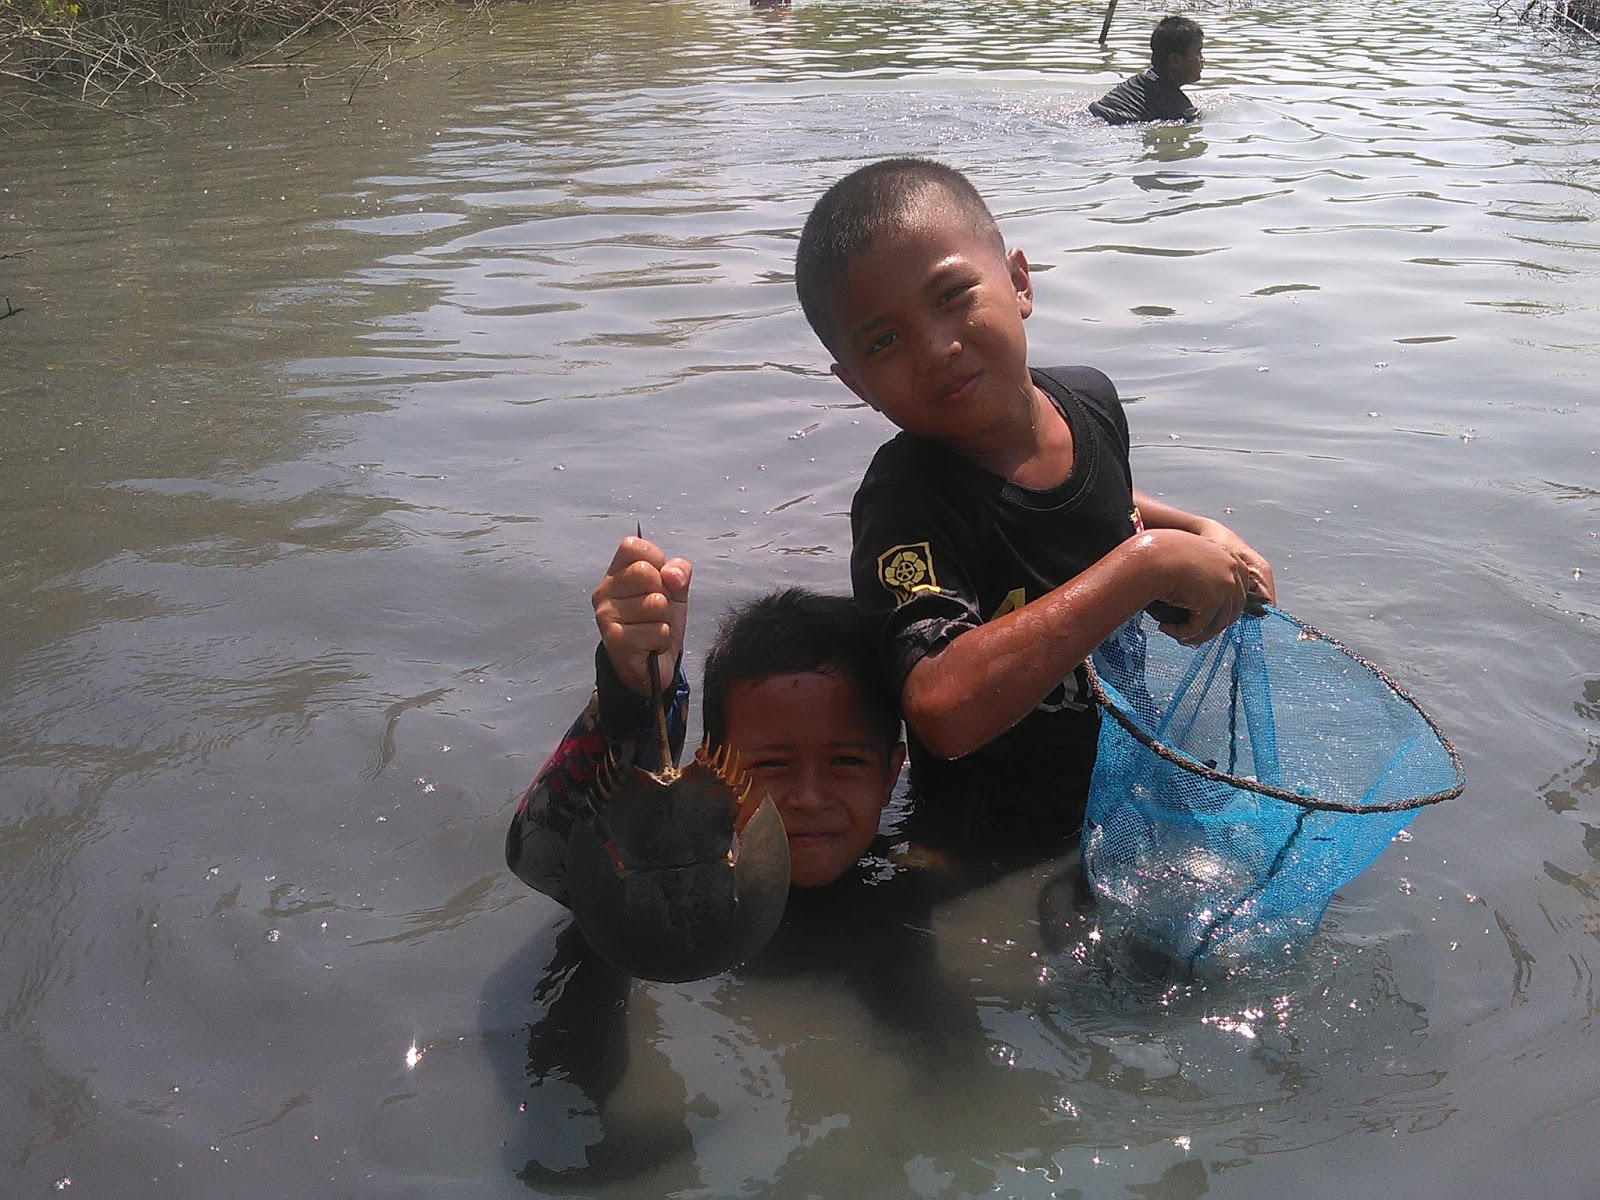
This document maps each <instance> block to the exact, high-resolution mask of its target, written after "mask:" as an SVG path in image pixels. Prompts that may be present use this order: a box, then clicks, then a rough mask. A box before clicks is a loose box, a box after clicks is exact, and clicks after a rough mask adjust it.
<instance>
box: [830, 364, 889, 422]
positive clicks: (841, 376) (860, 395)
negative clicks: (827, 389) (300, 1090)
mask: <svg viewBox="0 0 1600 1200" xmlns="http://www.w3.org/2000/svg"><path fill="white" fill-rule="evenodd" d="M828 370H830V371H832V372H833V377H834V378H835V379H837V380H838V381H839V382H840V383H842V384H844V385H845V387H847V388H849V389H850V390H851V391H852V392H854V393H855V396H856V399H857V400H860V401H861V402H862V403H863V404H865V405H866V406H867V407H868V408H870V409H871V410H872V411H873V412H878V411H879V409H878V406H877V405H876V404H874V403H873V402H872V397H871V396H869V395H867V393H866V392H864V391H862V390H861V385H860V384H859V383H857V382H856V380H855V376H853V375H851V374H850V372H849V370H848V369H847V368H845V367H841V366H840V365H839V364H838V363H829V364H828Z"/></svg>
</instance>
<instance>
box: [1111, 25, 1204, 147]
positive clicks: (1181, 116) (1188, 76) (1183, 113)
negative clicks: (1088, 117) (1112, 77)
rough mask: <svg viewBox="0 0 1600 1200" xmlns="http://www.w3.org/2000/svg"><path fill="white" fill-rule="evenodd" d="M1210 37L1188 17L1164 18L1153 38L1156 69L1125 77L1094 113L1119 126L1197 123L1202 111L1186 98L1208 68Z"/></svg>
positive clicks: (1152, 52)
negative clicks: (1188, 88) (1189, 86)
mask: <svg viewBox="0 0 1600 1200" xmlns="http://www.w3.org/2000/svg"><path fill="white" fill-rule="evenodd" d="M1204 42H1205V34H1204V33H1203V32H1202V31H1201V29H1200V26H1199V25H1197V24H1196V23H1195V22H1193V21H1191V20H1190V19H1189V18H1188V17H1163V18H1162V19H1161V21H1160V22H1159V23H1158V24H1157V25H1156V27H1155V30H1154V32H1152V33H1151V35H1150V68H1149V70H1146V71H1142V72H1140V73H1139V74H1138V75H1135V76H1133V77H1132V78H1131V79H1125V80H1123V81H1122V82H1121V83H1119V84H1117V86H1116V87H1114V88H1112V89H1111V90H1110V91H1109V92H1107V93H1106V94H1105V95H1104V96H1102V97H1100V99H1098V100H1096V101H1095V102H1094V103H1093V104H1091V105H1089V111H1090V112H1091V113H1093V114H1094V115H1095V116H1097V117H1099V118H1100V119H1101V120H1103V121H1109V122H1110V123H1111V124H1113V125H1130V124H1133V123H1134V122H1137V121H1193V120H1194V119H1195V118H1196V117H1198V116H1199V115H1200V110H1199V109H1197V108H1195V106H1194V105H1193V104H1192V103H1191V102H1190V100H1189V97H1188V96H1186V95H1184V94H1183V87H1184V85H1185V84H1189V83H1194V82H1195V81H1196V80H1197V79H1199V78H1200V72H1201V71H1202V70H1204V69H1205V65H1206V59H1205V55H1204V54H1203V53H1202V52H1201V48H1202V46H1203V44H1204Z"/></svg>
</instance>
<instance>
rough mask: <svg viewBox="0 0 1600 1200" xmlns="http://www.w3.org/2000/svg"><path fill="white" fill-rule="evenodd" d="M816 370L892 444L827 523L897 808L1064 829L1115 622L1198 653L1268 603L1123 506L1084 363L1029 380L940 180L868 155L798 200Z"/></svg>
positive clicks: (1247, 558) (1125, 483) (1015, 263)
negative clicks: (887, 725) (883, 697)
mask: <svg viewBox="0 0 1600 1200" xmlns="http://www.w3.org/2000/svg"><path fill="white" fill-rule="evenodd" d="M795 286H796V289H797V291H798V292H799V296H800V304H801V307H802V309H803V310H804V312H805V315H806V319H807V320H808V321H809V322H810V323H811V327H812V329H813V330H815V331H816V334H817V336H818V337H819V338H820V339H821V340H822V343H823V345H824V346H825V347H826V348H827V350H828V351H829V352H830V353H831V354H832V355H833V358H834V363H833V368H832V370H833V373H834V375H835V376H836V377H837V378H838V379H839V380H840V381H841V382H842V383H844V385H845V386H846V387H848V388H849V389H850V390H851V391H852V392H854V393H855V394H856V395H857V396H858V397H860V398H861V399H862V400H863V401H865V402H866V403H867V405H868V406H870V407H871V408H873V409H875V410H877V411H878V412H880V413H882V414H883V415H884V416H886V417H888V418H889V420H890V421H892V422H893V423H894V424H895V425H898V426H899V427H900V429H901V430H902V431H903V432H902V433H900V435H899V436H898V437H895V438H893V439H892V440H891V441H889V442H887V443H886V444H884V445H883V446H882V447H880V448H879V450H878V452H877V454H876V455H875V456H874V458H873V460H872V464H871V465H870V466H869V467H868V468H867V472H866V476H865V478H864V479H863V480H862V482H861V486H860V488H859V489H858V490H857V491H856V495H855V501H854V503H853V504H852V506H851V510H850V524H851V532H852V535H853V543H854V544H853V547H852V550H851V559H850V567H851V577H852V581H853V583H854V587H855V595H856V602H857V603H858V604H859V605H860V606H861V609H862V611H863V613H864V614H865V615H866V617H867V618H868V620H869V621H870V622H871V623H872V624H873V626H874V628H875V630H876V632H877V635H878V639H879V643H878V644H879V652H880V655H881V657H882V661H883V664H884V670H885V671H886V673H888V674H889V676H890V679H891V681H892V682H893V684H894V686H895V688H896V689H897V690H898V693H899V696H900V701H901V708H902V711H903V712H904V715H905V721H906V727H907V732H908V735H909V736H908V739H907V740H908V742H909V744H910V750H911V785H912V790H913V794H914V795H915V798H916V812H917V814H918V817H919V818H920V817H923V816H926V815H933V814H940V815H941V816H942V817H945V818H948V819H950V820H953V821H954V822H955V823H956V826H957V828H964V829H965V830H966V831H967V832H968V833H969V834H978V833H981V832H984V831H986V830H995V831H997V832H1005V831H1009V832H1011V833H1020V834H1022V835H1024V836H1025V837H1032V838H1034V839H1035V840H1037V841H1041V842H1042V841H1046V840H1050V841H1059V840H1060V839H1063V838H1067V837H1070V836H1072V835H1073V834H1075V833H1076V832H1077V830H1078V828H1079V827H1080V825H1081V823H1082V819H1083V812H1084V804H1085V801H1086V798H1087V795H1088V784H1089V776H1090V773H1091V771H1092V769H1093V766H1094V759H1095V746H1096V739H1097V736H1098V731H1099V714H1098V711H1097V710H1096V709H1095V707H1094V705H1093V704H1092V702H1091V701H1090V698H1089V694H1088V687H1087V678H1086V676H1085V674H1084V668H1083V662H1084V659H1085V658H1086V657H1087V656H1088V655H1089V653H1090V652H1091V651H1092V650H1094V648H1095V647H1096V646H1097V645H1099V644H1100V642H1102V641H1103V640H1105V639H1106V638H1107V637H1109V636H1110V635H1111V634H1112V633H1113V632H1115V631H1116V630H1117V629H1118V627H1120V626H1121V625H1122V624H1123V623H1124V622H1126V621H1127V620H1128V619H1129V618H1130V617H1132V616H1133V615H1134V614H1135V613H1137V612H1139V611H1140V610H1141V609H1144V608H1146V607H1147V606H1150V605H1152V604H1153V603H1156V602H1160V603H1162V604H1166V605H1168V606H1170V607H1169V608H1168V609H1167V610H1165V612H1164V615H1163V616H1162V624H1161V629H1162V630H1163V631H1164V632H1165V633H1167V634H1169V635H1170V636H1172V637H1175V638H1177V639H1178V640H1179V641H1181V642H1184V643H1185V644H1189V645H1193V644H1197V643H1200V642H1203V641H1206V640H1208V639H1209V638H1212V637H1214V636H1216V635H1217V634H1218V633H1220V632H1221V631H1222V630H1223V629H1224V628H1226V627H1227V626H1228V625H1229V624H1230V623H1231V622H1232V621H1233V619H1234V618H1235V617H1237V616H1238V615H1239V613H1240V611H1241V609H1242V608H1243V607H1244V603H1245V597H1246V594H1247V592H1252V591H1253V592H1255V593H1256V594H1257V595H1259V596H1260V597H1261V598H1263V599H1265V600H1269V601H1270V600H1271V599H1272V598H1273V585H1272V569H1271V567H1270V566H1268V564H1267V562H1266V560H1265V559H1263V558H1262V557H1261V556H1260V555H1259V554H1257V553H1256V552H1255V551H1254V550H1252V549H1251V548H1250V547H1249V546H1248V545H1246V544H1245V542H1244V541H1243V540H1242V539H1241V538H1240V537H1239V536H1238V535H1237V534H1236V533H1234V532H1233V531H1232V530H1230V529H1229V528H1227V526H1225V525H1222V524H1220V523H1218V522H1216V521H1212V520H1209V519H1207V518H1205V517H1199V516H1195V515H1194V514H1192V513H1188V512H1184V511H1183V510H1182V509H1179V508H1174V507H1173V506H1171V505H1169V504H1166V503H1163V502H1162V501H1160V500H1156V499H1154V498H1152V497H1151V496H1149V495H1148V494H1144V493H1140V492H1138V491H1136V490H1135V489H1134V487H1133V478H1132V471H1131V469H1130V467H1129V461H1128V458H1129V437H1128V424H1127V418H1126V417H1125V416H1124V415H1123V411H1122V406H1121V404H1120V403H1119V402H1118V400H1117V391H1116V388H1115V387H1114V386H1112V383H1111V381H1110V380H1109V379H1107V378H1106V377H1105V376H1104V375H1103V374H1101V373H1100V372H1099V371H1096V370H1094V369H1093V368H1091V367H1048V368H1033V369H1030V367H1029V365H1028V343H1027V338H1026V335H1025V334H1024V332H1023V326H1022V323H1023V321H1024V320H1025V319H1026V318H1027V317H1028V316H1029V315H1030V314H1031V313H1032V312H1033V283H1032V280H1031V278H1030V276H1029V273H1028V260H1027V259H1026V258H1025V257H1024V256H1023V254H1022V251H1021V250H1016V249H1013V250H1011V251H1009V252H1007V250H1006V247H1005V242H1004V241H1003V240H1002V238H1001V236H1000V230H999V229H998V227H997V226H996V225H995V221H994V217H993V216H992V215H991V214H990V212H989V209H988V207H987V206H986V205H985V204H984V202H983V198H982V197H981V196H980V195H979V194H978V192H977V190H976V189H975V188H974V187H973V186H972V184H971V183H970V182H969V181H968V180H967V178H966V177H965V176H964V175H962V174H961V173H960V172H959V171H956V170H954V169H952V168H950V167H947V166H944V165H943V164H941V163H936V162H929V161H927V160H925V159H905V158H901V159H888V160H885V161H882V162H877V163H873V164H871V165H869V166H866V167H862V168H861V169H859V170H857V171H855V172H854V173H852V174H851V175H848V176H846V177H845V178H844V179H842V180H840V181H839V182H838V183H836V184H834V185H833V187H831V188H829V189H828V191H827V192H826V193H825V194H824V195H823V197H822V198H821V199H820V200H818V201H817V204H816V206H815V207H814V208H813V209H812V210H811V215H810V216H809V217H808V218H807V220H806V224H805V228H804V230H803V231H802V233H801V235H800V243H799V247H798V249H797V250H796V254H795Z"/></svg>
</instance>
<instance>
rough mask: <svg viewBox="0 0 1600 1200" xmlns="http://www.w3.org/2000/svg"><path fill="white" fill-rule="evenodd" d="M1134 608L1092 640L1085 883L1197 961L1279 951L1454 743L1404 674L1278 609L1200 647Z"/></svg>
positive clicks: (1448, 778)
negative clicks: (1402, 681)
mask: <svg viewBox="0 0 1600 1200" xmlns="http://www.w3.org/2000/svg"><path fill="white" fill-rule="evenodd" d="M1155 627H1156V621H1155V619H1154V618H1153V617H1150V616H1149V615H1147V614H1143V613H1141V614H1140V615H1139V616H1137V617H1135V618H1134V619H1133V620H1132V621H1130V622H1128V624H1127V625H1125V626H1123V627H1122V629H1121V630H1119V631H1118V632H1117V633H1116V634H1114V635H1113V636H1112V637H1111V638H1109V639H1108V640H1107V641H1106V642H1105V643H1104V644H1103V645H1102V646H1101V647H1100V648H1099V649H1098V650H1096V651H1095V653H1094V657H1093V659H1092V662H1091V665H1092V667H1093V670H1092V672H1091V677H1092V680H1093V683H1094V685H1095V688H1096V692H1097V697H1096V698H1097V699H1098V700H1099V701H1100V702H1101V704H1102V705H1103V706H1104V707H1105V709H1106V714H1107V715H1106V719H1105V720H1104V721H1103V722H1102V724H1101V731H1100V748H1099V756H1098V758H1097V759H1096V761H1095V769H1094V778H1093V781H1092V783H1091V785H1090V792H1089V806H1088V813H1087V817H1086V819H1085V821H1084V833H1083V862H1084V867H1085V869H1086V871H1087V873H1088V876H1089V882H1090V885H1091V886H1092V887H1093V888H1094V890H1095V893H1096V894H1097V895H1098V896H1100V897H1101V898H1102V899H1104V900H1109V901H1113V902H1115V903H1117V904H1120V905H1122V906H1123V907H1124V908H1125V909H1126V910H1127V914H1128V916H1129V918H1130V921H1131V923H1132V924H1133V925H1134V927H1136V928H1137V930H1138V932H1139V934H1140V936H1142V937H1145V938H1149V939H1150V940H1152V941H1153V942H1154V943H1155V944H1156V945H1158V946H1160V947H1161V948H1162V949H1163V950H1164V951H1165V952H1167V953H1170V954H1172V955H1174V956H1175V957H1177V958H1178V959H1180V960H1181V961H1184V962H1186V963H1188V964H1189V965H1190V966H1191V967H1194V966H1197V965H1199V964H1200V963H1202V962H1203V961H1204V960H1206V959H1208V958H1211V957H1213V956H1226V957H1228V958H1235V957H1243V956H1245V955H1250V954H1254V953H1257V952H1259V951H1261V950H1264V949H1268V948H1277V947H1285V948H1287V947H1290V946H1293V945H1295V944H1296V943H1298V942H1299V941H1300V940H1302V939H1303V938H1304V937H1306V936H1308V935H1309V934H1310V933H1311V932H1312V931H1314V930H1315V929H1316V926H1317V922H1318V921H1319V920H1320V919H1321V917H1322V912H1323V909H1325V908H1326V907H1327V904H1328V900H1329V898H1330V897H1331V896H1332V895H1333V893H1334V891H1335V890H1336V889H1337V888H1339V887H1340V886H1342V885H1343V884H1345V883H1348V882H1349V881H1350V880H1352V879H1354V878H1355V877H1356V876H1357V875H1358V874H1360V873H1361V872H1362V871H1363V870H1365V869H1366V868H1367V867H1368V866H1369V865H1370V864H1371V863H1372V861H1373V860H1374V859H1375V858H1377V857H1378V855H1379V854H1380V853H1381V852H1382V850H1383V848H1384V847H1385V846H1386V845H1388V844H1389V841H1390V840H1391V839H1392V838H1393V837H1394V835H1395V834H1396V833H1398V832H1399V831H1400V830H1401V829H1402V828H1403V827H1404V826H1405V825H1406V824H1407V822H1409V821H1410V820H1411V819H1412V818H1413V817H1414V816H1416V814H1417V811H1418V810H1419V809H1420V808H1421V807H1422V806H1424V805H1427V804H1431V803H1434V802H1436V801H1439V800H1444V799H1448V798H1449V797H1451V796H1455V795H1457V794H1459V793H1460V791H1461V789H1462V787H1463V785H1464V778H1463V775H1462V769H1461V761H1460V758H1459V757H1458V756H1457V754H1456V751H1455V748H1454V747H1453V746H1451V745H1450V743H1449V741H1448V739H1446V738H1445V736H1444V735H1443V734H1442V733H1441V732H1440V731H1439V729H1438V727H1437V726H1436V725H1434V723H1433V722H1432V720H1431V719H1430V718H1429V717H1428V716H1427V715H1426V714H1425V713H1424V712H1423V711H1422V710H1421V708H1419V707H1418V706H1417V704H1416V702H1415V701H1414V700H1412V699H1411V698H1410V697H1409V696H1408V695H1406V693H1405V692H1404V691H1402V690H1401V688H1400V686H1399V685H1398V684H1396V683H1395V682H1394V681H1393V680H1392V679H1390V678H1389V677H1388V676H1387V675H1385V674H1384V673H1383V672H1382V671H1380V670H1379V669H1378V668H1377V667H1375V666H1373V665H1372V664H1371V663H1368V662H1366V661H1364V660H1363V659H1360V658H1358V657H1357V656H1356V655H1355V654H1353V653H1351V652H1350V651H1349V650H1348V649H1346V648H1345V647H1344V646H1342V645H1340V644H1339V643H1338V642H1336V641H1334V640H1333V639H1332V638H1329V637H1328V636H1327V635H1325V634H1323V633H1321V632H1319V631H1318V630H1315V629H1313V628H1311V627H1310V626H1309V625H1306V624H1304V623H1303V622H1301V621H1298V620H1296V619H1295V618H1294V617H1291V616H1289V615H1288V614H1287V613H1284V612H1281V611H1279V610H1278V609H1276V608H1271V607H1266V608H1264V609H1262V610H1260V611H1257V612H1247V613H1246V614H1245V615H1243V616H1241V617H1240V618H1239V619H1238V620H1237V621H1235V622H1234V623H1233V624H1232V625H1231V626H1229V627H1228V629H1227V630H1226V631H1224V632H1223V633H1222V634H1221V635H1220V636H1218V637H1216V638H1214V639H1212V640H1211V641H1210V642H1207V643H1206V644H1205V645H1203V646H1199V647H1187V646H1182V645H1180V644H1179V643H1177V642H1175V641H1173V640H1172V639H1171V638H1169V637H1166V636H1165V635H1163V634H1160V633H1157V632H1156V628H1155Z"/></svg>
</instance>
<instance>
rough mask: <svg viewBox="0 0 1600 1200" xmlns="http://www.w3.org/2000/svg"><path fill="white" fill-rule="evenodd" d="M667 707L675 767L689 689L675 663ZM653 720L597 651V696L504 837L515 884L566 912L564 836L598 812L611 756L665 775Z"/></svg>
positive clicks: (532, 786) (547, 762)
mask: <svg viewBox="0 0 1600 1200" xmlns="http://www.w3.org/2000/svg"><path fill="white" fill-rule="evenodd" d="M665 700H666V703H667V741H668V744H669V747H670V749H671V751H672V761H673V763H674V764H675V763H677V761H678V757H679V756H680V755H681V754H682V753H683V738H684V728H685V726H686V724H687V717H688V711H689V682H688V680H687V679H685V678H684V674H683V662H682V659H680V660H679V662H678V668H677V672H676V674H675V676H674V678H673V685H672V690H671V692H669V693H668V694H667V695H666V697H665ZM656 741H657V739H656V729H655V713H654V710H653V708H652V706H651V704H650V702H649V701H648V700H646V699H644V698H643V697H641V696H636V695H634V694H633V693H632V692H630V691H628V689H627V688H626V687H624V686H623V685H622V682H621V680H619V679H618V678H617V674H616V671H615V670H614V669H613V668H612V666H611V658H610V656H609V655H607V654H606V652H605V648H604V647H603V646H602V647H600V648H599V649H598V650H596V651H595V688H594V692H593V693H592V694H591V695H590V697H589V703H588V704H586V705H585V706H584V709H583V711H582V712H581V713H579V714H578V719H577V720H576V721H574V722H573V723H572V727H571V728H570V729H568V730H567V732H566V735H565V736H564V737H563V738H562V739H561V741H560V742H559V743H558V744H557V745H556V748H555V750H554V751H553V752H552V753H551V755H550V757H549V758H547V759H546V760H545V763H544V766H542V767H540V768H539V773H538V774H537V775H535V776H534V777H533V782H532V783H530V784H529V785H528V790H527V791H525V792H523V793H522V799H521V801H520V802H519V803H518V804H517V811H516V813H515V814H514V815H513V816H512V818H511V827H510V828H509V829H507V830H506V865H507V866H509V867H510V868H511V870H512V871H513V872H514V873H515V874H516V876H517V878H518V879H520V880H522V882H523V883H525V884H527V885H528V886H529V887H531V888H533V889H535V890H536V891H540V892H543V893H544V894H545V895H547V896H549V897H550V898H551V899H553V900H555V901H557V902H558V903H561V904H566V902H567V834H568V833H569V832H571V830H572V825H573V822H574V821H577V820H579V819H581V818H583V817H585V816H587V815H588V814H589V813H590V812H592V811H593V810H594V806H595V804H596V802H597V798H596V796H595V777H596V775H597V774H598V772H599V770H600V764H601V763H602V762H604V761H605V758H606V755H607V754H608V753H609V754H615V756H616V759H617V761H618V762H619V763H620V764H623V765H634V766H640V767H644V768H645V769H647V770H652V771H654V770H660V769H661V767H662V766H663V765H665V764H663V763H661V762H660V761H659V760H660V755H659V754H658V752H657V749H656Z"/></svg>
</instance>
